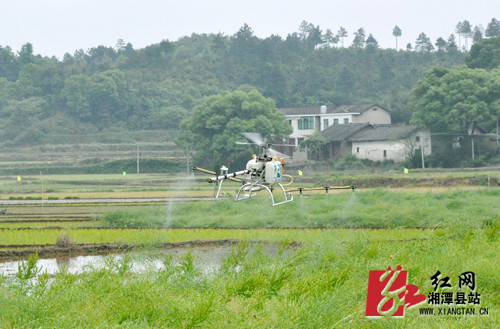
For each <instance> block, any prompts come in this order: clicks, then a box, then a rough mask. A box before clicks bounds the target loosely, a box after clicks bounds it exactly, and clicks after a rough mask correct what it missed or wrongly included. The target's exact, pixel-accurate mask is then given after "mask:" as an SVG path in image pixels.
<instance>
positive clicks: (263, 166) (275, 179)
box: [244, 154, 283, 185]
mask: <svg viewBox="0 0 500 329" xmlns="http://www.w3.org/2000/svg"><path fill="white" fill-rule="evenodd" d="M246 169H247V170H248V171H249V172H248V173H247V174H245V175H244V177H245V178H244V179H245V180H248V181H256V182H259V183H261V184H266V185H273V184H276V183H280V182H281V176H282V174H283V165H282V163H281V162H280V161H278V160H277V158H271V157H268V156H267V155H265V154H264V155H262V156H254V158H253V159H251V160H250V161H248V162H247V166H246Z"/></svg>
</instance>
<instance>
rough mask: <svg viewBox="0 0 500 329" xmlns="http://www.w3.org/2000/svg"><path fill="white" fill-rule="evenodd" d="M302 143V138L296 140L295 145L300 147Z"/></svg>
mask: <svg viewBox="0 0 500 329" xmlns="http://www.w3.org/2000/svg"><path fill="white" fill-rule="evenodd" d="M303 141H304V138H297V144H298V145H299V146H300V144H301V143H302V142H303Z"/></svg>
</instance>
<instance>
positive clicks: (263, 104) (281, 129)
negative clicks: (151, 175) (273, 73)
mask: <svg viewBox="0 0 500 329" xmlns="http://www.w3.org/2000/svg"><path fill="white" fill-rule="evenodd" d="M181 128H182V132H181V134H180V136H179V138H178V140H177V141H178V143H179V144H181V145H189V146H190V147H192V148H193V149H194V151H195V153H194V161H195V162H196V163H203V164H204V165H205V166H208V168H213V166H217V165H219V164H221V163H225V164H226V165H228V166H229V165H231V166H244V165H245V164H246V161H248V159H247V158H248V152H249V150H248V147H242V146H241V145H235V142H237V141H242V137H241V134H240V133H241V132H255V133H261V134H263V135H264V136H268V135H271V134H275V135H276V136H277V137H278V138H285V137H287V136H288V135H290V134H291V133H292V127H291V126H290V125H289V124H288V123H286V122H285V115H284V114H283V113H281V112H279V111H278V110H276V104H275V103H274V101H273V100H272V99H270V98H264V97H263V96H262V95H261V94H260V93H259V92H258V91H256V90H252V91H250V92H248V93H246V92H243V91H235V92H233V93H223V94H221V95H217V96H212V97H209V98H207V99H206V100H205V101H204V102H203V103H202V104H200V105H199V106H197V107H195V108H194V109H193V112H192V114H191V116H190V117H189V118H188V119H186V120H184V121H183V122H182V124H181ZM243 141H245V140H243ZM241 159H244V160H243V161H242V160H241ZM235 161H236V162H235Z"/></svg>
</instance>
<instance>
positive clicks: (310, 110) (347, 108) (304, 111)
mask: <svg viewBox="0 0 500 329" xmlns="http://www.w3.org/2000/svg"><path fill="white" fill-rule="evenodd" d="M372 108H377V109H382V110H384V111H387V112H389V111H388V110H386V109H384V108H382V107H380V106H378V105H376V104H368V103H366V104H355V105H342V106H338V107H335V108H328V107H327V109H326V113H328V114H332V113H360V114H361V113H363V112H366V111H368V110H370V109H372ZM279 110H280V111H281V112H283V113H285V115H315V114H321V106H314V107H312V106H311V107H288V108H280V109H279Z"/></svg>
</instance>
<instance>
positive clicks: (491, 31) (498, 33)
mask: <svg viewBox="0 0 500 329" xmlns="http://www.w3.org/2000/svg"><path fill="white" fill-rule="evenodd" d="M484 35H485V36H487V37H488V38H492V37H500V21H498V20H497V19H496V18H492V19H491V22H489V23H488V26H487V27H486V32H485V34H484Z"/></svg>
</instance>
